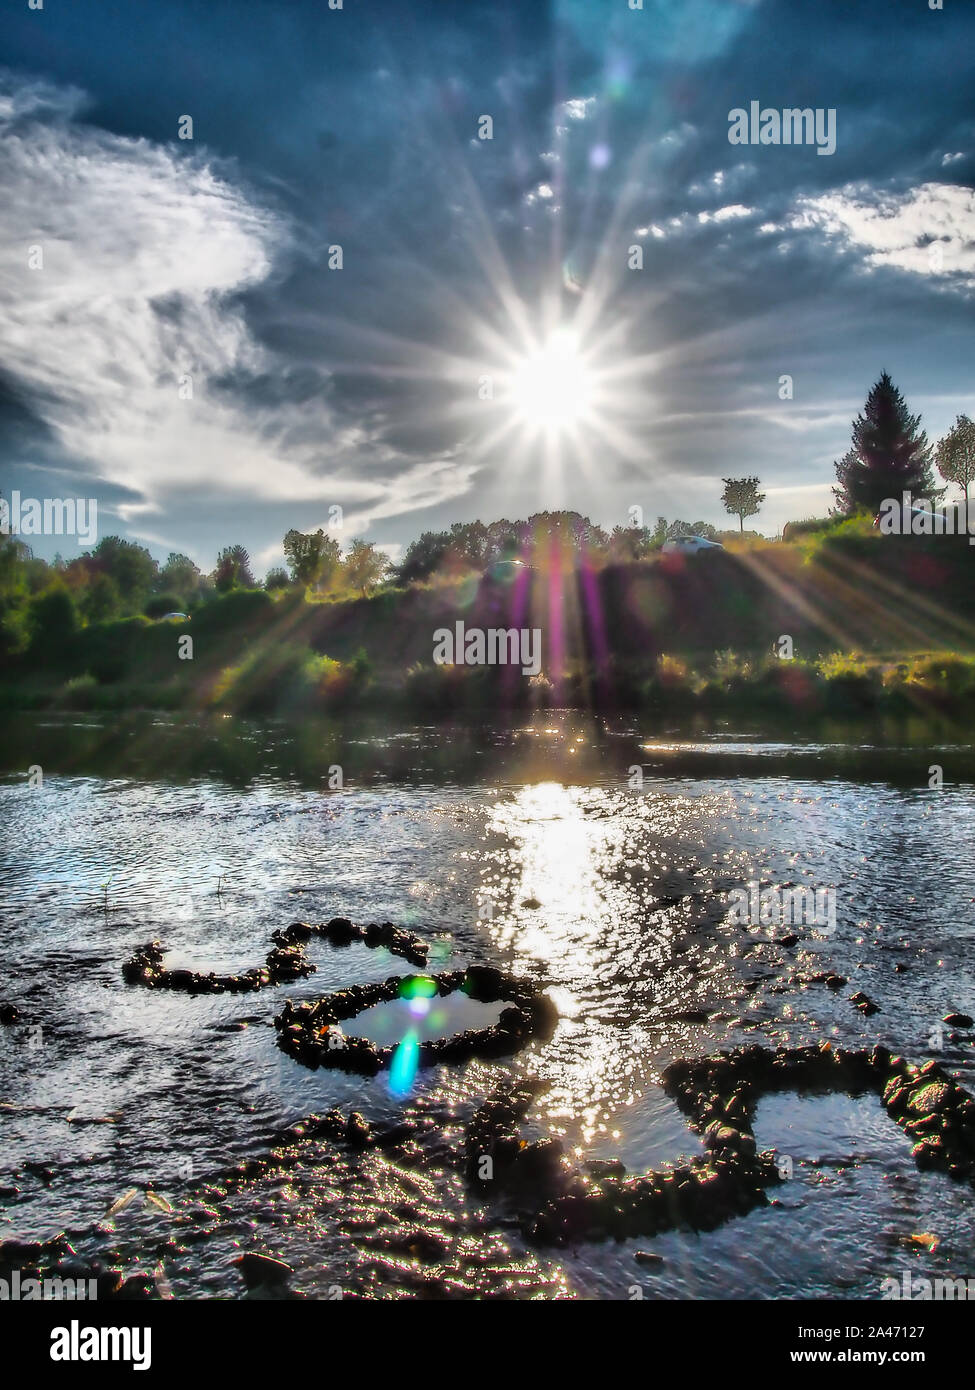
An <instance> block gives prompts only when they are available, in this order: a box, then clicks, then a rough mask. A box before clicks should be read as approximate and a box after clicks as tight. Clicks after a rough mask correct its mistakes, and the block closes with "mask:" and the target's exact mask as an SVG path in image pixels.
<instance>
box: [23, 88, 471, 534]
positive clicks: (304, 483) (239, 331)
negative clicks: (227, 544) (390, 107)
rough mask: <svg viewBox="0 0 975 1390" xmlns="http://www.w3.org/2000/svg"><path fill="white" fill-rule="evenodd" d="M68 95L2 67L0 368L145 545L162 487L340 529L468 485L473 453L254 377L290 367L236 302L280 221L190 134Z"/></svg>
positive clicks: (271, 248) (261, 279)
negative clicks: (139, 133) (398, 438)
mask: <svg viewBox="0 0 975 1390" xmlns="http://www.w3.org/2000/svg"><path fill="white" fill-rule="evenodd" d="M83 105H84V98H83V94H82V93H80V92H79V91H77V90H76V89H70V90H64V89H59V88H57V87H55V86H52V85H50V84H46V83H43V82H32V81H24V80H23V79H17V78H14V77H13V76H11V75H4V76H2V77H0V185H2V186H3V188H4V191H5V197H4V199H3V202H2V204H0V368H2V370H3V372H4V375H5V377H6V378H7V380H8V381H9V382H10V383H11V385H12V389H13V391H14V392H15V393H16V395H17V396H18V398H19V399H21V400H22V401H24V402H25V403H26V404H27V405H28V406H29V408H30V409H31V411H33V413H34V415H35V417H36V418H37V419H38V420H39V421H40V422H41V423H42V424H43V426H44V427H45V428H46V430H47V431H49V433H50V434H51V436H52V437H53V438H54V439H55V440H56V441H57V443H58V444H59V446H60V448H61V450H62V451H63V454H64V456H65V457H66V458H71V459H74V460H77V461H81V462H82V463H83V464H87V466H88V469H89V471H90V473H91V475H92V476H93V477H94V478H96V479H98V480H100V481H102V482H103V483H105V484H108V485H113V486H117V487H119V488H121V489H124V491H125V495H126V496H127V497H128V499H129V500H127V501H124V502H122V503H121V504H120V505H119V507H118V514H119V516H120V517H121V518H122V519H123V520H124V521H126V522H128V523H129V524H130V529H133V530H134V531H135V533H136V534H139V533H140V528H142V530H143V532H144V534H145V536H146V538H147V539H152V540H157V541H159V542H160V543H162V542H163V539H164V538H163V537H162V536H160V535H158V534H157V531H158V529H159V523H158V522H156V523H152V522H150V521H149V518H150V517H152V516H153V515H154V514H155V515H158V514H160V513H165V512H166V510H167V508H168V505H169V503H170V502H171V501H174V500H177V501H179V502H181V503H182V504H183V505H185V504H186V503H187V499H194V498H195V499H196V504H197V505H198V506H200V507H204V506H205V507H208V508H212V509H213V510H214V512H215V513H217V514H219V512H220V509H221V507H223V508H227V507H231V508H232V507H233V504H234V499H235V498H236V499H240V501H242V502H243V501H245V500H246V502H248V503H250V504H253V503H255V502H261V501H265V502H292V503H297V504H301V505H300V510H299V512H298V519H299V520H301V517H302V516H304V517H305V519H306V521H309V523H310V518H312V517H315V516H317V514H318V512H322V513H324V512H325V510H326V504H331V503H333V502H338V503H341V504H343V506H345V508H346V511H347V522H348V524H349V526H350V529H352V530H355V529H357V528H362V527H365V526H367V525H368V524H369V523H370V522H371V521H374V520H376V519H378V518H381V517H383V516H389V515H398V514H399V513H401V512H404V511H411V510H414V509H415V508H418V507H425V506H430V505H436V504H437V503H439V502H441V501H442V500H444V498H445V497H450V496H453V495H455V494H456V493H457V492H458V491H459V490H460V491H462V490H463V489H464V488H465V487H466V486H468V485H469V483H470V480H471V477H472V474H473V472H474V470H473V469H469V468H468V469H465V468H458V467H456V466H455V465H454V464H453V463H452V462H451V461H450V460H447V459H441V460H433V461H423V462H422V463H417V462H416V461H415V460H403V459H401V458H399V457H398V456H397V455H396V451H395V450H393V449H391V448H389V446H388V445H387V444H385V443H383V441H382V440H381V439H379V438H376V439H372V438H370V437H369V434H368V431H363V430H350V429H349V428H348V424H347V422H344V421H342V420H339V419H337V418H336V416H335V414H334V413H333V411H332V408H331V406H330V403H329V399H328V390H327V387H328V379H329V374H328V371H327V370H325V369H323V368H321V367H319V368H318V369H317V370H316V373H315V375H316V378H317V383H318V385H319V387H320V389H318V390H317V391H312V392H310V393H309V392H308V391H305V392H303V393H299V394H298V396H297V397H294V396H292V397H289V396H288V393H287V392H283V393H279V396H278V398H277V399H276V400H272V401H270V402H268V401H267V400H266V399H261V398H260V396H259V394H258V393H257V392H253V393H252V392H251V391H250V390H249V384H250V383H260V382H262V381H267V380H268V379H279V380H280V379H285V380H286V379H287V376H288V372H289V371H290V370H291V367H292V364H291V363H290V362H285V361H278V360H276V358H275V354H274V353H273V352H272V351H271V350H270V349H269V348H268V347H267V346H265V345H264V344H263V343H262V342H261V341H260V339H259V338H258V337H257V336H256V335H255V333H254V332H253V331H252V329H251V328H250V326H249V324H248V321H247V316H246V313H245V310H244V308H243V305H242V298H241V297H242V295H244V294H246V293H247V292H249V291H251V290H254V289H255V288H258V287H264V288H267V287H268V286H269V285H273V282H274V278H275V276H276V275H277V274H278V273H279V267H280V266H281V264H282V263H283V262H286V260H287V257H288V255H289V252H290V250H291V248H292V241H293V233H292V230H291V227H290V225H289V223H288V222H287V220H286V219H285V218H284V216H283V215H281V214H280V213H279V212H277V211H275V210H273V209H271V208H269V207H267V206H265V205H263V204H262V203H261V202H260V201H259V200H257V199H256V198H254V197H253V196H251V195H249V193H248V192H247V190H246V189H244V188H243V187H241V186H239V185H238V184H236V183H235V182H234V180H233V177H232V174H231V172H228V171H227V170H226V169H221V168H220V167H219V166H218V165H217V164H216V163H215V162H214V161H212V160H211V159H208V158H207V157H206V155H205V154H197V153H194V152H193V147H192V146H190V145H187V146H186V147H185V148H180V147H179V146H178V145H176V144H172V145H161V144H157V143H153V142H150V141H148V140H145V139H131V138H126V137H123V136H119V135H116V134H113V133H111V132H108V131H106V130H103V129H99V128H97V127H95V126H91V125H87V124H85V123H84V122H83V121H82V120H81V119H80V116H81V113H82V110H83ZM32 266H33V268H32ZM228 383H231V385H229V386H228ZM147 525H154V526H155V527H156V531H153V532H149V531H146V530H145V527H146V526H147Z"/></svg>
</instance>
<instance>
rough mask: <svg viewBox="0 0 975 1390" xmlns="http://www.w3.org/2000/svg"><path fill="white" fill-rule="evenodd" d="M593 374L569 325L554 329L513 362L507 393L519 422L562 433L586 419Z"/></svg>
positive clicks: (591, 399)
mask: <svg viewBox="0 0 975 1390" xmlns="http://www.w3.org/2000/svg"><path fill="white" fill-rule="evenodd" d="M594 384H595V383H594V376H593V372H592V370H591V368H590V367H589V365H588V363H587V362H586V359H585V356H584V354H583V353H582V352H581V351H580V349H579V341H578V339H577V337H576V335H575V334H574V333H572V332H571V331H570V330H569V329H565V328H560V329H556V330H554V331H553V332H552V333H550V334H549V335H548V337H547V338H545V339H544V340H543V341H542V342H541V343H540V344H538V345H537V346H536V347H534V348H532V349H531V350H529V351H528V352H526V353H525V355H524V356H523V357H522V358H521V359H520V360H519V361H518V362H517V363H516V364H515V366H514V367H513V369H512V371H511V374H510V381H509V391H508V397H509V401H510V404H511V406H512V408H513V410H514V412H515V415H516V416H517V418H518V420H519V421H520V423H521V424H523V425H525V426H527V427H528V428H529V429H531V430H533V431H541V432H544V433H547V434H554V435H558V434H564V433H568V432H570V431H571V430H572V429H573V428H574V427H575V426H577V425H579V424H580V423H581V422H582V421H584V420H585V419H586V417H587V416H588V414H589V411H590V409H591V406H592V403H593V394H594Z"/></svg>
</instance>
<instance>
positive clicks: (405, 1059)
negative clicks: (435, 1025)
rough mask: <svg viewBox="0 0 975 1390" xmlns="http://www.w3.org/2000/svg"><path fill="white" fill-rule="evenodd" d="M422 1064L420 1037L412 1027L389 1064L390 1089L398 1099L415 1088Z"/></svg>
mask: <svg viewBox="0 0 975 1390" xmlns="http://www.w3.org/2000/svg"><path fill="white" fill-rule="evenodd" d="M419 1066H420V1039H419V1036H418V1034H417V1032H416V1030H415V1029H414V1028H411V1029H410V1031H409V1032H408V1033H407V1035H406V1037H405V1038H404V1039H403V1041H402V1042H400V1043H397V1044H396V1051H395V1052H394V1053H393V1060H392V1061H391V1062H390V1064H389V1089H390V1093H391V1094H392V1095H394V1096H395V1097H396V1098H397V1100H403V1099H405V1097H406V1096H408V1095H409V1094H410V1091H411V1090H412V1089H413V1082H414V1081H415V1080H416V1074H417V1071H418V1070H419Z"/></svg>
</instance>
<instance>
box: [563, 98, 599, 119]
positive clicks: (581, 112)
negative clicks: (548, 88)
mask: <svg viewBox="0 0 975 1390" xmlns="http://www.w3.org/2000/svg"><path fill="white" fill-rule="evenodd" d="M595 105H596V98H595V97H570V98H569V100H568V101H563V102H562V105H561V106H560V107H559V110H560V111H561V113H562V114H563V115H564V116H567V117H568V118H569V120H570V121H584V120H585V119H586V117H587V116H589V115H590V114H591V113H592V111H593V110H594V108H595Z"/></svg>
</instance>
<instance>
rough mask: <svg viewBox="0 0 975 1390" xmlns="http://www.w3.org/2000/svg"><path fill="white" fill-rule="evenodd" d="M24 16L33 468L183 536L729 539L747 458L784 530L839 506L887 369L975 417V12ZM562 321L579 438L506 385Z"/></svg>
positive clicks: (20, 403) (134, 530) (25, 12)
mask: <svg viewBox="0 0 975 1390" xmlns="http://www.w3.org/2000/svg"><path fill="white" fill-rule="evenodd" d="M2 24H3V46H2V50H0V51H2V55H3V56H2V61H3V63H4V67H3V68H2V69H0V126H2V132H0V133H2V136H3V139H2V141H0V187H2V188H3V191H4V197H3V199H2V207H0V488H2V490H3V491H4V492H5V493H6V492H9V491H10V490H12V489H13V488H17V489H19V490H20V492H21V493H22V494H23V495H25V496H36V497H45V496H57V497H63V496H85V497H94V498H96V499H97V501H98V506H99V530H100V533H101V534H111V533H113V532H117V533H119V534H123V535H127V536H130V537H132V538H135V539H139V540H141V541H142V542H143V543H145V544H148V545H149V546H150V548H151V549H152V550H153V552H154V553H155V554H156V555H158V556H159V557H160V558H165V555H166V554H167V553H168V552H169V551H170V550H179V551H186V552H188V553H189V554H191V555H192V556H193V558H194V559H196V560H197V562H198V563H200V564H201V565H202V566H204V567H205V568H210V567H211V566H212V564H213V560H214V557H215V553H216V550H217V549H218V548H219V547H220V546H222V545H224V544H229V543H236V542H240V543H243V544H245V545H246V546H247V547H248V549H249V550H250V552H251V554H252V556H253V557H254V559H255V562H256V567H257V568H258V570H259V571H263V570H264V569H265V568H266V567H267V566H268V565H270V564H273V563H277V562H279V560H280V540H281V537H282V536H283V534H284V532H285V531H286V530H287V529H289V528H290V527H292V526H297V527H299V528H300V529H303V530H310V529H315V528H316V527H317V526H319V525H324V524H326V522H327V521H328V518H329V508H330V507H334V506H336V505H337V506H340V507H341V508H342V509H343V516H344V539H345V540H346V541H348V540H349V539H351V538H352V536H353V535H364V536H365V537H366V538H368V539H370V540H375V541H377V542H378V543H380V544H382V545H384V546H386V547H388V548H389V549H390V552H391V553H392V554H393V555H395V554H396V553H397V551H398V548H400V547H402V546H404V545H405V544H406V543H408V542H409V540H410V539H411V538H412V537H414V536H415V535H417V534H419V532H420V531H421V530H425V529H431V528H439V527H442V526H445V525H448V524H449V523H450V522H452V521H455V520H469V519H471V518H474V517H481V518H482V519H484V520H491V519H493V518H495V517H499V516H508V517H515V516H525V515H527V514H529V513H530V512H533V511H537V510H540V509H544V508H553V507H561V506H565V507H572V508H575V509H577V510H579V511H582V512H585V513H587V514H589V515H590V516H592V517H593V518H594V519H595V520H597V521H599V522H601V523H602V524H603V525H606V526H608V527H611V526H612V525H614V524H617V523H620V524H624V525H625V524H626V523H627V521H628V520H629V519H630V517H631V515H632V514H631V512H630V509H631V508H632V507H635V506H638V507H641V508H642V509H643V511H644V514H645V517H646V519H647V520H648V521H649V522H650V523H651V524H652V522H653V519H654V518H655V517H656V515H657V514H658V513H663V514H666V515H667V516H669V517H673V516H681V517H684V518H686V519H696V518H703V519H706V520H710V521H712V522H715V523H718V524H725V522H726V518H725V517H724V513H723V511H722V508H721V505H720V501H719V498H720V492H721V482H720V479H721V478H722V477H723V476H729V475H741V474H745V473H755V474H758V475H759V476H760V477H761V479H762V481H763V485H764V488H765V491H766V493H767V494H768V500H767V502H766V504H765V507H764V509H763V512H762V515H761V517H760V518H759V519H758V522H757V525H758V526H759V528H760V529H763V530H765V531H766V532H767V533H770V534H774V533H775V532H776V531H777V530H778V529H780V528H781V525H782V524H783V522H785V521H786V520H788V519H789V518H790V517H798V516H805V515H811V514H815V513H822V512H823V511H824V510H825V508H826V506H827V505H828V503H829V501H830V484H831V482H832V480H833V470H832V464H833V461H834V460H835V459H836V458H838V457H840V456H841V455H842V453H843V452H844V451H845V449H846V447H847V445H848V440H849V426H850V420H851V418H852V417H853V415H854V414H855V413H856V411H857V410H858V409H859V407H860V406H861V404H862V402H863V399H864V397H865V395H866V392H867V390H868V389H869V387H870V385H871V384H872V382H873V381H874V380H875V379H876V378H877V376H878V375H879V374H880V372H881V371H882V370H884V369H886V370H888V371H890V372H891V374H892V375H893V377H894V380H895V381H896V382H897V384H898V385H899V386H900V387H901V389H902V390H903V391H904V393H905V395H906V396H907V399H908V401H909V403H910V405H911V407H912V409H914V410H915V411H920V412H921V413H922V416H923V420H924V424H925V426H926V427H927V429H928V432H929V435H931V436H932V437H937V436H938V435H939V434H940V433H942V432H943V431H944V430H945V429H947V428H948V426H949V425H950V424H951V423H952V421H953V419H954V417H955V415H956V414H958V413H959V412H960V411H963V410H967V411H969V412H971V411H975V376H973V371H972V363H973V361H975V353H973V351H972V348H973V336H975V330H973V316H972V303H973V291H975V194H973V179H975V140H973V136H975V101H973V99H972V96H971V93H972V91H973V81H972V78H973V67H975V60H973V57H972V55H973V54H975V8H973V7H972V6H970V5H966V4H962V3H961V2H960V0H945V8H944V9H943V10H941V11H938V10H931V9H930V8H929V7H928V5H927V4H926V3H924V0H896V3H891V0H859V3H857V4H856V5H850V4H848V3H832V2H831V0H815V3H813V2H812V0H810V2H809V3H797V0H781V2H780V0H683V3H680V4H677V3H672V0H644V3H643V8H642V9H639V10H632V9H630V8H629V6H628V4H627V3H626V0H557V2H556V3H552V4H531V3H528V0H518V2H517V3H505V0H483V2H482V0H456V2H455V0H437V3H429V4H419V3H410V0H395V2H394V0H344V4H343V7H342V9H341V10H330V9H329V8H328V7H327V4H326V0H289V3H288V4H286V5H285V4H270V3H254V2H253V0H233V3H226V0H198V3H191V0H166V3H165V4H161V3H152V4H150V3H145V2H144V0H127V3H124V4H122V3H109V0H84V3H79V4H75V5H72V6H70V7H67V6H63V5H60V4H55V3H52V0H48V3H47V4H46V5H45V8H44V9H43V10H40V11H32V10H29V9H28V8H27V6H26V4H24V5H22V6H18V7H17V8H16V9H15V10H9V9H8V10H7V12H6V13H5V15H4V18H3V21H2ZM753 100H754V101H758V102H760V104H761V106H762V107H763V108H775V109H782V108H785V107H810V108H823V109H833V110H835V112H836V131H837V145H836V151H835V153H834V154H832V155H828V156H820V155H818V154H817V152H816V148H815V147H814V146H809V145H793V146H785V145H771V144H770V145H759V144H756V145H747V146H741V145H732V144H731V143H729V140H728V131H729V112H730V111H731V110H733V109H734V108H739V107H744V108H747V107H748V106H749V103H750V102H751V101H753ZM187 115H189V116H191V117H192V121H193V139H192V140H180V139H179V138H178V131H179V122H180V119H181V117H184V116H187ZM485 115H488V116H490V117H491V121H492V123H493V130H492V137H493V138H491V139H490V140H486V139H480V138H478V137H479V131H482V130H483V123H482V120H481V118H482V117H484V116H485ZM32 246H34V247H36V246H40V247H41V248H42V250H43V266H42V268H40V269H29V268H28V248H30V247H32ZM335 246H341V248H342V266H341V269H338V268H330V265H329V261H330V251H329V248H330V247H335ZM633 246H639V247H640V248H641V249H642V252H643V268H642V269H632V268H630V264H629V262H630V260H631V259H632V256H631V252H630V248H632V247H633ZM932 247H934V248H935V249H934V250H932ZM331 259H332V260H334V259H335V257H334V252H333V253H331ZM553 331H558V332H564V333H566V334H571V335H572V342H573V351H574V352H576V353H578V355H579V360H580V361H581V362H583V363H584V366H585V372H586V374H587V375H586V382H587V391H588V392H589V393H590V399H589V400H588V404H587V406H586V411H585V413H584V415H583V418H582V419H580V420H577V421H575V422H574V423H570V424H568V425H567V426H566V427H565V428H561V427H560V428H554V429H551V430H549V432H548V433H545V432H540V431H539V430H538V429H536V428H532V423H533V422H532V421H530V420H529V421H526V420H525V418H523V415H519V414H518V412H517V411H513V410H512V408H511V405H510V401H509V399H508V394H507V391H506V387H505V383H506V382H509V381H510V380H514V379H518V373H519V371H520V364H522V363H523V362H524V361H525V360H526V359H528V360H530V359H531V356H532V353H533V352H535V351H536V350H537V349H538V347H539V345H540V344H544V343H545V341H546V339H547V336H548V335H549V334H550V333H552V332H553ZM785 374H788V375H789V376H791V377H792V379H793V393H794V394H793V399H792V400H782V399H780V395H779V379H780V377H781V376H783V375H785ZM187 378H189V379H190V381H191V384H192V399H185V398H184V397H185V394H186V381H187ZM485 381H488V382H489V383H491V388H489V389H494V388H497V390H495V394H494V395H493V396H491V395H488V396H487V397H485V396H484V394H483V391H484V385H483V384H484V382H485ZM181 383H182V384H183V389H182V391H181V389H180V388H181ZM56 544H57V545H58V546H59V547H60V549H61V550H62V551H63V552H64V553H65V554H71V553H72V543H71V541H70V540H69V539H67V538H65V539H64V541H58V542H54V541H53V540H49V539H44V540H40V541H38V543H37V545H36V547H35V548H36V549H37V551H38V552H39V553H51V552H53V550H54V549H55V546H56Z"/></svg>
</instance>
